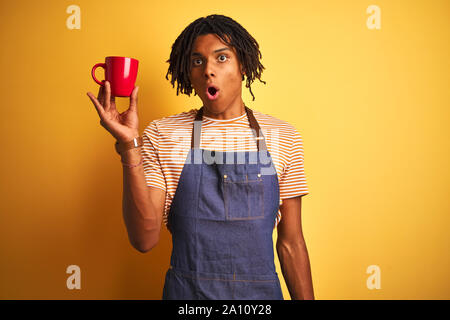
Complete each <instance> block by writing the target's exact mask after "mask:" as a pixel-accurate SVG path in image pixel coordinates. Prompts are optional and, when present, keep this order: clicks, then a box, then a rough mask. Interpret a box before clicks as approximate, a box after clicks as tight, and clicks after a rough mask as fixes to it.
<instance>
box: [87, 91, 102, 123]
mask: <svg viewBox="0 0 450 320" xmlns="http://www.w3.org/2000/svg"><path fill="white" fill-rule="evenodd" d="M87 95H88V97H89V98H90V99H91V101H92V103H93V104H94V107H95V109H96V110H97V113H98V115H99V117H100V119H101V120H103V114H104V112H105V110H104V109H103V106H102V105H101V103H100V102H99V101H98V100H97V99H96V98H95V97H94V95H93V94H92V93H90V92H88V93H87Z"/></svg>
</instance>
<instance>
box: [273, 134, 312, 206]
mask: <svg viewBox="0 0 450 320" xmlns="http://www.w3.org/2000/svg"><path fill="white" fill-rule="evenodd" d="M291 146H292V148H291V149H290V151H289V158H288V159H289V160H288V163H287V165H286V167H285V170H284V172H283V174H282V175H281V179H280V198H281V199H287V198H293V197H297V196H303V195H306V194H308V193H309V192H308V186H307V184H306V176H305V170H304V166H303V160H304V158H303V141H302V137H301V135H300V133H299V132H298V131H297V130H295V128H294V130H293V135H292V142H291Z"/></svg>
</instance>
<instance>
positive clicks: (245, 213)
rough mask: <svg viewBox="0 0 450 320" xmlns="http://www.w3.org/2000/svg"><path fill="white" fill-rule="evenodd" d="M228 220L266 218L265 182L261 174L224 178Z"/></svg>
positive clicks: (225, 176)
mask: <svg viewBox="0 0 450 320" xmlns="http://www.w3.org/2000/svg"><path fill="white" fill-rule="evenodd" d="M223 190H224V191H223V193H224V202H225V217H226V220H255V219H263V218H264V182H263V180H262V178H261V175H260V174H250V173H249V174H243V175H233V176H232V177H228V176H227V175H224V178H223Z"/></svg>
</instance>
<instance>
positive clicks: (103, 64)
mask: <svg viewBox="0 0 450 320" xmlns="http://www.w3.org/2000/svg"><path fill="white" fill-rule="evenodd" d="M98 67H102V68H103V69H105V71H106V63H97V64H96V65H95V66H93V67H92V72H91V73H92V79H94V81H95V82H97V83H98V84H99V85H101V86H103V85H104V83H105V80H102V82H100V81H98V80H97V78H96V77H95V69H97V68H98Z"/></svg>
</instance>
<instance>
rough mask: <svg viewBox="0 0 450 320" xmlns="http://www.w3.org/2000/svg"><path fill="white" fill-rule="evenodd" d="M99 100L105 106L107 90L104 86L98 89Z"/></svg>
mask: <svg viewBox="0 0 450 320" xmlns="http://www.w3.org/2000/svg"><path fill="white" fill-rule="evenodd" d="M97 100H98V101H99V102H100V103H101V104H102V105H103V102H104V100H105V89H104V86H100V88H99V89H98V95H97Z"/></svg>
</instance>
